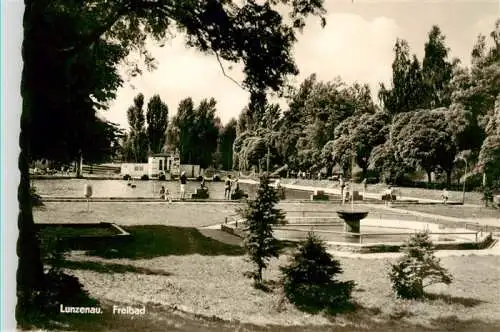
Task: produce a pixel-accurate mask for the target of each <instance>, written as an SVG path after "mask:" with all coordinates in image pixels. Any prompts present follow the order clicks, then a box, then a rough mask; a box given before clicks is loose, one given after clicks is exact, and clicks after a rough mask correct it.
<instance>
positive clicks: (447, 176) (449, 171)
mask: <svg viewBox="0 0 500 332" xmlns="http://www.w3.org/2000/svg"><path fill="white" fill-rule="evenodd" d="M450 184H451V170H446V185H447V186H448V187H449V186H450Z"/></svg>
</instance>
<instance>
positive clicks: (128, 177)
mask: <svg viewBox="0 0 500 332" xmlns="http://www.w3.org/2000/svg"><path fill="white" fill-rule="evenodd" d="M130 179H131V177H130V175H128V174H125V175H124V176H123V180H126V181H128V180H130Z"/></svg>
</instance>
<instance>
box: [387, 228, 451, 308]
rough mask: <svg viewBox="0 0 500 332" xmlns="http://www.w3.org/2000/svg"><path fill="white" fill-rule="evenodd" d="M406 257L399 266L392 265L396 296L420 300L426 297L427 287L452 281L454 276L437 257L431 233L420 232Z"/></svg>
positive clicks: (407, 245)
mask: <svg viewBox="0 0 500 332" xmlns="http://www.w3.org/2000/svg"><path fill="white" fill-rule="evenodd" d="M403 251H404V253H405V255H404V256H403V257H401V258H400V259H399V260H398V261H397V262H396V264H391V270H390V272H389V278H390V280H391V283H392V288H393V290H394V291H395V292H396V294H397V295H398V296H399V297H401V298H405V299H419V298H422V297H423V296H424V288H425V287H427V286H429V285H432V284H436V283H444V284H446V285H449V284H450V283H451V282H452V276H451V274H450V273H449V272H448V271H447V270H446V269H445V268H444V267H442V266H441V265H440V260H439V258H437V257H436V256H434V248H433V245H432V241H431V240H430V238H429V234H428V233H427V232H421V233H416V234H414V235H412V236H410V238H409V239H408V240H407V241H406V243H405V246H404V248H403Z"/></svg>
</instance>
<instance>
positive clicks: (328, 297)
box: [281, 233, 355, 311]
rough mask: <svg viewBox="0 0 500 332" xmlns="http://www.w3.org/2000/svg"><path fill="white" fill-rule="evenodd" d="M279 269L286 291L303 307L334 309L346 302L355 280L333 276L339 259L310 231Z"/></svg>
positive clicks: (295, 302) (286, 293) (290, 298)
mask: <svg viewBox="0 0 500 332" xmlns="http://www.w3.org/2000/svg"><path fill="white" fill-rule="evenodd" d="M281 271H282V273H283V288H284V291H285V295H286V296H287V298H288V299H289V300H290V302H292V303H294V304H295V305H296V306H297V307H299V308H300V309H302V310H307V311H318V310H322V309H329V310H335V309H341V308H344V307H346V305H348V304H349V300H350V298H351V293H352V290H353V288H354V286H355V283H354V281H338V280H335V276H336V275H338V274H341V273H342V268H341V266H340V262H339V261H337V260H335V259H334V258H333V257H332V256H331V255H330V254H328V253H327V251H326V247H325V245H324V243H323V241H322V240H320V239H319V238H317V237H316V236H314V235H313V234H312V233H309V234H308V237H307V239H306V240H304V241H303V242H302V243H301V244H300V245H299V247H298V251H297V252H296V253H295V254H294V255H293V257H292V259H291V262H290V265H288V266H286V267H281Z"/></svg>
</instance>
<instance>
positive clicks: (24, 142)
mask: <svg viewBox="0 0 500 332" xmlns="http://www.w3.org/2000/svg"><path fill="white" fill-rule="evenodd" d="M32 11H33V6H32V4H31V2H30V1H26V8H25V13H24V19H23V24H24V41H23V50H22V55H23V60H24V66H23V73H22V81H21V95H22V98H23V104H22V105H23V109H22V114H21V134H20V137H19V145H20V148H21V153H20V155H19V165H18V167H19V171H20V172H21V181H20V184H19V188H18V195H17V197H18V200H19V210H20V211H19V215H18V220H17V225H18V229H19V237H18V239H17V249H16V251H17V256H18V267H17V276H16V279H17V285H16V291H17V300H18V302H17V306H16V319H17V320H18V321H19V320H20V319H22V318H25V317H26V315H27V314H28V313H29V312H30V311H31V310H33V309H34V306H33V305H34V304H35V303H34V300H35V297H36V296H37V294H38V293H39V292H40V291H42V290H43V289H44V286H45V281H44V273H43V265H42V261H41V257H40V247H39V243H38V239H37V234H36V231H35V224H34V220H33V211H32V204H31V194H30V175H29V159H30V149H29V146H30V139H31V138H30V132H29V122H30V121H31V114H32V112H33V105H36V104H35V100H34V99H35V98H34V96H35V95H36V94H35V93H34V91H33V90H34V89H33V87H34V85H33V83H34V80H33V77H32V75H33V72H34V67H33V57H35V56H36V52H35V50H36V46H35V45H34V40H33V32H34V31H33V27H32V25H31V22H32V21H31V19H32V17H31V15H32V14H33V13H32ZM39 309H41V308H39Z"/></svg>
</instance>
